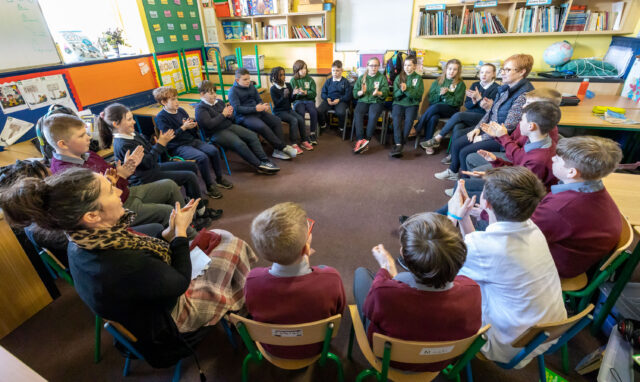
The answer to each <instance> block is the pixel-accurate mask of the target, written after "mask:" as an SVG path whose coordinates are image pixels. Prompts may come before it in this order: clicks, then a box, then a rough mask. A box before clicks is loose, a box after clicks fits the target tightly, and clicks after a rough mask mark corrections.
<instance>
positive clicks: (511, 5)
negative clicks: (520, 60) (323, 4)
mask: <svg viewBox="0 0 640 382" xmlns="http://www.w3.org/2000/svg"><path fill="white" fill-rule="evenodd" d="M477 3H481V2H475V3H474V2H469V1H467V2H464V3H462V2H459V1H455V2H454V1H448V2H445V3H444V9H433V8H435V7H436V6H437V5H442V4H443V3H442V1H437V2H436V1H424V0H423V1H422V2H421V4H420V5H419V14H418V15H417V16H418V17H417V19H418V21H417V23H416V30H415V31H414V33H415V35H416V37H417V38H419V39H443V38H444V39H451V38H486V37H490V38H494V37H497V38H504V37H540V36H572V35H573V36H575V35H595V36H597V35H623V34H629V33H633V28H634V26H635V22H636V20H637V17H638V9H639V7H640V6H639V5H638V1H633V0H621V1H620V0H618V1H615V0H608V1H606V0H605V1H601V0H596V1H591V0H552V1H550V4H548V5H540V6H538V9H544V8H547V7H556V10H558V9H560V7H561V5H562V4H566V9H567V11H565V12H564V14H563V17H562V19H561V20H560V19H559V20H558V21H559V22H560V24H561V25H563V31H555V32H525V33H522V32H513V31H514V30H516V28H517V26H518V25H517V23H518V21H519V18H518V13H519V12H521V11H520V9H521V8H531V9H535V8H534V6H531V5H529V6H527V5H526V3H527V1H526V0H498V1H496V2H489V1H487V2H485V3H496V4H495V5H492V6H489V7H476V6H475V5H476V4H477ZM614 4H623V10H622V15H621V19H620V27H619V28H618V29H616V30H613V29H612V27H613V24H614V22H615V16H614V15H613V8H612V7H613V5H614ZM576 5H577V6H586V10H587V11H591V12H592V14H593V13H595V12H605V11H608V12H609V29H608V30H587V31H564V28H566V25H565V24H566V22H567V18H568V15H569V10H570V9H571V7H572V6H576ZM474 10H475V11H476V12H484V13H485V16H487V13H490V14H492V15H494V16H495V17H496V18H498V19H499V20H500V23H501V24H502V25H503V26H504V28H505V30H506V31H507V32H506V33H486V32H483V33H473V34H472V33H469V32H468V30H467V29H468V28H465V22H464V21H465V14H469V15H471V14H472V12H474ZM438 12H444V13H445V14H450V15H451V16H453V17H454V18H455V17H457V18H458V19H459V20H460V21H459V25H457V26H456V28H454V31H456V32H457V33H451V34H424V33H423V34H421V33H420V32H421V31H423V30H424V29H425V28H424V24H423V23H422V20H423V17H424V16H423V15H425V14H437V13H438ZM549 14H550V12H549ZM436 18H437V16H436V17H434V19H436ZM442 19H443V18H442V17H441V19H440V20H442ZM485 20H486V19H485ZM482 24H483V25H486V23H485V21H483V22H482ZM545 25H546V24H545ZM467 26H468V24H467ZM463 32H465V33H463Z"/></svg>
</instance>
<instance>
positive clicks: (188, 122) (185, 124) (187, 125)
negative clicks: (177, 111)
mask: <svg viewBox="0 0 640 382" xmlns="http://www.w3.org/2000/svg"><path fill="white" fill-rule="evenodd" d="M196 126H198V124H197V123H196V121H194V120H193V119H191V118H185V119H183V120H182V126H180V129H182V131H187V130H189V129H193V128H194V127H196Z"/></svg>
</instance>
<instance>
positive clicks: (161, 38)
mask: <svg viewBox="0 0 640 382" xmlns="http://www.w3.org/2000/svg"><path fill="white" fill-rule="evenodd" d="M156 41H158V44H164V37H162V36H158V37H156Z"/></svg>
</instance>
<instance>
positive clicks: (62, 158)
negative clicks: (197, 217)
mask: <svg viewBox="0 0 640 382" xmlns="http://www.w3.org/2000/svg"><path fill="white" fill-rule="evenodd" d="M43 133H44V136H45V137H46V139H47V142H49V144H50V145H51V146H52V147H53V148H54V149H55V151H56V152H55V153H54V154H53V158H51V172H52V173H54V174H56V173H59V172H62V171H64V170H66V169H68V168H70V167H84V168H88V169H90V170H92V171H94V172H97V173H100V174H106V175H107V176H108V178H109V179H110V180H111V182H112V184H113V185H114V186H115V187H117V188H118V189H119V190H120V191H122V192H121V194H120V199H121V200H122V203H123V205H124V207H125V208H127V209H130V210H132V211H134V212H135V213H136V218H135V220H134V224H136V225H139V224H147V223H160V224H163V225H166V224H168V223H169V217H170V215H171V210H172V209H173V207H172V206H174V205H175V203H176V202H179V203H183V202H184V197H183V196H182V193H181V192H180V188H179V187H178V185H177V184H176V183H175V182H174V181H172V180H170V179H162V180H157V181H155V182H152V183H148V184H143V185H139V186H132V187H129V182H128V181H127V179H128V178H129V177H130V176H131V175H133V174H134V172H135V170H136V167H137V166H138V164H140V162H141V161H142V158H143V157H144V149H143V147H142V146H139V147H137V148H136V149H135V150H134V151H133V152H132V153H131V155H125V159H124V161H123V162H122V163H121V162H120V161H118V162H116V165H115V168H114V166H112V165H110V164H109V163H107V162H106V161H105V160H104V159H102V157H101V156H100V155H98V154H96V153H94V152H93V151H89V142H90V141H91V138H90V137H89V135H88V134H87V130H86V125H85V124H84V122H83V121H82V120H81V119H80V118H78V117H76V116H72V115H67V114H54V115H51V116H49V117H47V118H46V119H45V120H44V122H43ZM193 233H195V231H193Z"/></svg>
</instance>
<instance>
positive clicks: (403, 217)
mask: <svg viewBox="0 0 640 382" xmlns="http://www.w3.org/2000/svg"><path fill="white" fill-rule="evenodd" d="M407 219H409V217H408V216H407V215H400V217H399V218H398V220H399V221H400V224H404V222H406V221H407Z"/></svg>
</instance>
